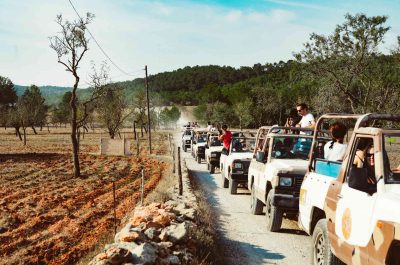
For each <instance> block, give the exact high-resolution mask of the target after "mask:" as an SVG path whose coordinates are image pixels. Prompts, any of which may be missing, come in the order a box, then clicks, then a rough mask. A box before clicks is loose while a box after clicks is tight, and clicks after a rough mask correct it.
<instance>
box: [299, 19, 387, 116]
mask: <svg viewBox="0 0 400 265" xmlns="http://www.w3.org/2000/svg"><path fill="white" fill-rule="evenodd" d="M386 20H387V17H386V16H373V17H367V16H366V15H364V14H356V15H354V16H353V15H350V14H346V16H345V22H344V23H343V24H342V25H338V26H336V28H335V30H334V32H333V33H332V34H331V35H329V36H323V35H318V34H315V33H313V34H311V37H310V41H309V42H307V43H305V44H304V49H303V50H302V51H301V52H299V53H297V54H295V57H296V59H297V60H298V61H299V62H306V63H309V64H310V66H311V67H310V70H311V73H312V74H313V76H314V78H323V79H325V80H326V83H330V84H333V85H330V86H329V87H326V89H329V88H331V89H334V90H335V93H336V95H337V96H338V97H342V98H345V99H346V101H347V102H348V103H349V104H350V108H351V110H352V111H353V112H354V113H356V112H359V111H361V112H365V111H366V109H367V105H368V102H369V99H370V98H371V97H372V98H373V95H372V94H371V93H372V92H373V90H374V88H375V84H374V82H370V81H371V72H369V71H368V68H369V66H370V64H371V58H374V57H376V56H378V55H380V52H379V50H378V46H379V45H380V44H381V43H383V38H384V35H385V33H386V32H387V31H388V30H389V27H386V26H385V25H384V24H385V22H386ZM325 92H326V91H325ZM332 94H333V93H332Z"/></svg>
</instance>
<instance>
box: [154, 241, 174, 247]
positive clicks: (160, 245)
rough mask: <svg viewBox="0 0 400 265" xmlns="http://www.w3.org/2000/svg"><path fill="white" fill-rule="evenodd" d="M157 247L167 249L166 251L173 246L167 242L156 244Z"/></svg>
mask: <svg viewBox="0 0 400 265" xmlns="http://www.w3.org/2000/svg"><path fill="white" fill-rule="evenodd" d="M157 245H158V246H159V247H160V248H168V249H170V248H172V246H173V245H174V244H173V243H172V242H169V241H167V242H160V243H157Z"/></svg>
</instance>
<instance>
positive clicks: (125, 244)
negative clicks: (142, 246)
mask: <svg viewBox="0 0 400 265" xmlns="http://www.w3.org/2000/svg"><path fill="white" fill-rule="evenodd" d="M138 246H139V245H138V244H136V243H134V242H119V243H112V244H108V245H106V246H105V247H104V251H106V252H107V250H108V249H110V248H112V247H118V248H124V249H126V250H128V251H129V252H131V253H132V252H133V251H134V250H135V248H137V247H138Z"/></svg>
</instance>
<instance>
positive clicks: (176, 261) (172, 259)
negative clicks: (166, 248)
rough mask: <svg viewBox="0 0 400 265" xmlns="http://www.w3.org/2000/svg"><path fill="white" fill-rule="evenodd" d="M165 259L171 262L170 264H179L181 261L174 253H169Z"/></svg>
mask: <svg viewBox="0 0 400 265" xmlns="http://www.w3.org/2000/svg"><path fill="white" fill-rule="evenodd" d="M167 260H168V262H169V264H172V265H178V264H181V261H180V260H179V258H178V257H177V256H175V255H170V256H168V257H167Z"/></svg>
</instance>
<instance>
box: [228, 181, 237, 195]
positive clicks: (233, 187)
mask: <svg viewBox="0 0 400 265" xmlns="http://www.w3.org/2000/svg"><path fill="white" fill-rule="evenodd" d="M228 181H229V192H230V193H231V194H236V193H237V187H238V183H237V181H236V180H233V179H232V178H229V180H228Z"/></svg>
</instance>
